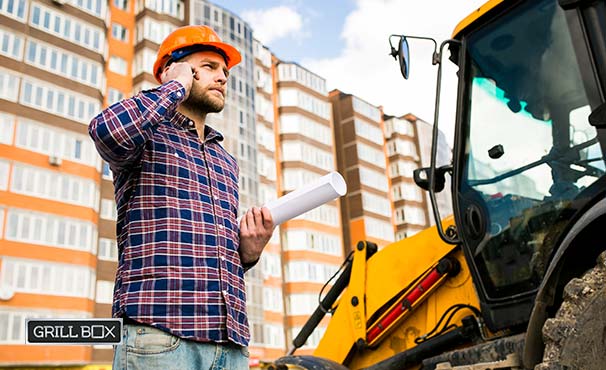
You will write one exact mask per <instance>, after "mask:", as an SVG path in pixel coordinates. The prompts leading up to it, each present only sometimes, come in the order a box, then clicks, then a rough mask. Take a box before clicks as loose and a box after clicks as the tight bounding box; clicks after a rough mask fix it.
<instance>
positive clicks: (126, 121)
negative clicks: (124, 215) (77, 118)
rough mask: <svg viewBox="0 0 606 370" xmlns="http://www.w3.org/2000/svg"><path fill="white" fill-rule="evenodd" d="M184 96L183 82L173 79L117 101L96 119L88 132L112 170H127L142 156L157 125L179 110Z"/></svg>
mask: <svg viewBox="0 0 606 370" xmlns="http://www.w3.org/2000/svg"><path fill="white" fill-rule="evenodd" d="M184 96H185V88H184V87H183V85H181V83H179V82H178V81H176V80H171V81H169V82H167V83H165V84H163V85H161V86H159V87H157V88H154V89H151V90H146V91H142V92H141V93H139V94H137V95H135V96H134V97H132V98H129V99H125V100H122V101H120V102H118V103H116V104H113V105H112V106H110V107H108V108H106V109H104V110H103V111H102V112H101V113H99V114H98V115H97V116H96V117H95V118H93V120H92V121H91V123H90V124H89V127H88V132H89V134H90V136H91V138H92V139H93V141H94V143H95V146H96V147H97V151H98V152H99V155H101V158H103V159H104V160H105V161H107V162H108V163H109V165H110V167H111V169H112V171H114V172H116V171H120V170H122V169H125V168H127V167H129V166H130V165H132V164H133V163H134V162H136V161H137V159H139V157H140V155H141V153H142V149H143V147H144V145H145V143H146V142H147V141H148V140H149V139H150V138H151V136H152V135H153V132H154V129H155V127H156V126H157V125H158V123H160V122H162V121H163V120H164V119H166V118H165V117H170V116H171V115H172V114H173V113H174V112H175V110H176V108H177V106H178V105H179V104H180V103H181V102H182V101H183V98H184Z"/></svg>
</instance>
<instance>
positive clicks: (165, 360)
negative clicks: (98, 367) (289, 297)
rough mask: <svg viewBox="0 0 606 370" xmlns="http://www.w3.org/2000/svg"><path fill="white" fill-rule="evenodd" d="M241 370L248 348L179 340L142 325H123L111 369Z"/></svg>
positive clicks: (244, 363)
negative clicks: (120, 339) (119, 343)
mask: <svg viewBox="0 0 606 370" xmlns="http://www.w3.org/2000/svg"><path fill="white" fill-rule="evenodd" d="M155 369H158V370H173V369H174V370H202V369H203V370H242V369H248V348H246V347H241V346H238V345H236V344H233V343H201V342H194V341H190V340H185V339H181V338H179V337H176V336H174V335H171V334H169V333H166V332H164V331H162V330H159V329H156V328H152V327H151V326H145V325H130V324H125V325H124V329H123V331H122V344H121V345H118V346H115V348H114V363H113V370H155Z"/></svg>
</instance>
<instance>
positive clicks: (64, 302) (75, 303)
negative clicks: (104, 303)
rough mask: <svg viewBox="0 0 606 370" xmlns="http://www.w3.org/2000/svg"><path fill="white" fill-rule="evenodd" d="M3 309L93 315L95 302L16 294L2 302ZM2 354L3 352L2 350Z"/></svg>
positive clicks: (72, 298) (62, 297)
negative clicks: (86, 313)
mask: <svg viewBox="0 0 606 370" xmlns="http://www.w3.org/2000/svg"><path fill="white" fill-rule="evenodd" d="M2 306H3V307H19V308H32V309H35V310H70V311H82V312H90V313H91V314H92V313H93V308H94V301H93V300H91V299H88V298H80V297H65V296H54V295H43V294H35V293H31V294H30V293H15V295H14V296H13V298H11V299H10V300H8V301H5V302H2ZM0 352H2V351H1V350H0Z"/></svg>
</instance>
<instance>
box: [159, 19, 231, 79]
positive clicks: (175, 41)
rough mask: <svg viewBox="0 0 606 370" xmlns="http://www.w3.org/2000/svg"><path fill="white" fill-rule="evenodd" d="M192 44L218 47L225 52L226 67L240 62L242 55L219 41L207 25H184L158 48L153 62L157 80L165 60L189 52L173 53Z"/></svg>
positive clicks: (179, 56) (180, 56) (177, 57)
mask: <svg viewBox="0 0 606 370" xmlns="http://www.w3.org/2000/svg"><path fill="white" fill-rule="evenodd" d="M194 45H206V46H211V47H214V48H217V49H219V51H221V52H223V53H224V54H225V59H226V61H225V62H226V63H227V68H228V69H231V67H233V66H235V65H236V64H238V63H240V61H241V60H242V56H241V55H240V52H239V51H238V50H237V49H236V48H234V47H233V46H231V45H229V44H226V43H224V42H222V41H221V39H220V38H219V35H217V33H216V32H215V31H213V29H212V28H210V27H208V26H184V27H179V28H177V29H176V30H174V31H173V32H171V33H170V34H169V35H168V36H166V38H165V39H164V41H162V44H161V45H160V49H158V56H157V57H156V62H155V63H154V71H153V73H154V77H155V78H156V80H157V81H158V82H160V83H161V82H162V81H160V75H161V74H162V70H163V68H164V66H165V65H166V63H167V62H169V61H170V60H171V59H174V60H177V59H180V58H182V57H184V56H186V55H188V54H191V53H183V52H181V53H175V52H177V51H179V50H180V49H184V48H187V47H190V46H194Z"/></svg>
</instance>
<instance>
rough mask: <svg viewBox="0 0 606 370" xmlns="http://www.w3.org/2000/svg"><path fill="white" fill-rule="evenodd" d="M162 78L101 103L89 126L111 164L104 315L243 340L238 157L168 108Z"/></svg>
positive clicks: (177, 89) (186, 334)
mask: <svg viewBox="0 0 606 370" xmlns="http://www.w3.org/2000/svg"><path fill="white" fill-rule="evenodd" d="M184 92H185V90H184V88H183V86H182V85H181V84H180V83H179V82H177V81H170V82H167V83H165V84H164V85H162V86H159V87H158V88H155V89H152V90H147V91H143V92H141V93H139V94H138V95H136V96H134V97H133V98H130V99H126V100H123V101H121V102H118V103H116V104H114V105H112V106H111V107H109V108H107V109H105V110H104V111H103V112H101V113H100V114H99V115H98V116H96V117H95V118H94V119H93V120H92V122H91V123H90V127H89V133H90V135H91V137H92V138H93V141H94V142H95V145H96V146H97V150H98V151H99V154H100V155H101V157H102V158H103V159H104V160H106V161H107V162H108V163H109V165H110V167H111V169H112V171H113V173H114V187H115V198H116V204H117V207H118V222H117V239H118V249H119V262H118V270H117V275H116V285H115V289H114V304H113V309H112V311H113V315H114V316H116V317H122V316H127V317H129V318H131V319H133V320H136V321H139V322H141V323H145V324H149V325H151V326H154V327H157V328H159V329H162V330H165V331H168V332H170V333H172V334H174V335H176V336H179V337H181V338H186V339H191V340H195V341H201V342H227V341H232V342H234V343H237V344H240V345H243V346H246V345H248V341H249V336H250V335H249V329H248V320H247V318H246V292H245V285H244V271H243V268H242V263H241V261H240V255H239V253H238V246H239V227H238V225H237V222H236V216H237V210H238V164H237V163H236V160H235V159H234V158H233V157H232V156H231V155H229V153H227V151H225V149H223V147H222V146H221V145H220V144H219V141H221V140H222V139H223V137H222V136H221V134H220V133H218V132H217V131H215V130H213V129H211V128H210V127H208V126H206V127H205V139H204V142H201V141H200V139H199V137H198V134H197V132H196V130H195V127H194V123H193V122H192V121H191V120H190V119H188V118H187V117H185V116H184V115H182V114H180V113H178V112H177V111H176V108H177V106H178V104H179V103H181V101H182V100H183V96H184Z"/></svg>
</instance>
